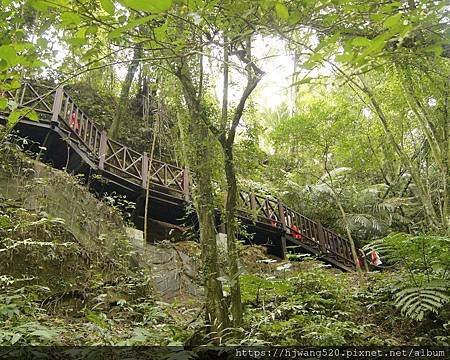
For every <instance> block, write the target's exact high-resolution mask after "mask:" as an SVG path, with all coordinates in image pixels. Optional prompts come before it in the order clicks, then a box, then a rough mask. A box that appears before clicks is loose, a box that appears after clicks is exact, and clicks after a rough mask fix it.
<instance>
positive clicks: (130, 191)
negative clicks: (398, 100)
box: [0, 83, 355, 271]
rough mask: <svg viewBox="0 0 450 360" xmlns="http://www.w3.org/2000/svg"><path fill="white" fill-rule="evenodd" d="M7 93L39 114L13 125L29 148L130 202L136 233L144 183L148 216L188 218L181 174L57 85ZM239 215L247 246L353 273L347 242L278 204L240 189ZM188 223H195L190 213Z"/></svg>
mask: <svg viewBox="0 0 450 360" xmlns="http://www.w3.org/2000/svg"><path fill="white" fill-rule="evenodd" d="M5 95H6V97H7V98H9V99H10V100H11V101H14V102H15V103H16V104H17V106H18V107H19V108H24V109H27V108H29V109H33V110H34V111H35V112H36V113H38V115H39V120H38V121H32V120H30V119H29V117H27V115H26V111H25V113H24V116H23V118H21V119H20V121H19V122H18V123H17V124H16V125H15V130H17V131H18V133H19V135H20V136H21V137H24V138H26V139H28V144H29V145H28V147H29V150H31V151H33V152H34V153H37V154H38V158H39V159H41V160H43V161H46V162H50V163H52V165H53V166H54V167H56V168H60V169H63V168H66V169H67V170H68V171H71V172H73V173H76V174H84V175H85V177H86V179H87V181H88V183H89V186H90V187H91V189H93V190H94V191H95V192H97V193H99V194H111V193H113V192H115V193H116V194H120V195H123V196H126V198H127V199H128V200H129V201H133V202H135V203H136V208H135V211H134V214H133V221H134V223H135V224H136V226H137V227H138V228H140V229H142V228H143V223H144V220H143V214H144V208H145V189H146V187H147V182H148V181H150V182H151V187H150V189H151V190H150V202H149V204H150V205H149V214H150V217H151V218H152V219H154V220H157V221H162V222H166V223H169V224H173V225H176V226H180V225H182V224H183V223H184V222H185V221H186V205H187V204H189V202H190V192H189V189H190V186H189V173H188V171H187V169H185V168H181V167H178V166H174V165H171V164H168V163H164V162H161V161H158V160H153V161H152V162H151V163H150V161H149V156H148V155H147V153H145V152H144V153H142V154H141V153H138V152H136V151H134V150H133V149H131V148H129V147H127V146H125V145H123V144H121V143H119V142H117V141H115V140H113V139H110V138H109V137H108V136H107V132H106V131H105V129H103V128H102V127H101V126H99V125H98V124H96V123H95V121H94V120H93V119H91V118H90V117H89V116H88V115H87V114H86V113H85V112H84V111H83V110H82V109H80V108H79V107H78V106H77V104H76V103H75V102H74V100H73V98H72V97H71V96H70V95H69V94H68V93H67V92H66V91H65V90H64V89H63V87H57V88H51V87H48V86H44V85H39V84H34V83H23V84H22V86H21V87H20V89H17V90H15V91H7V92H6V93H4V94H3V96H5ZM7 117H8V113H6V112H4V113H0V120H2V122H3V123H5V122H6V121H7ZM238 214H239V215H238V216H239V218H240V220H241V222H242V223H243V224H244V225H245V226H246V228H247V232H248V233H249V234H253V235H252V236H251V237H250V238H248V239H246V241H247V242H252V243H255V244H262V245H265V246H267V247H268V249H269V252H270V253H272V254H274V255H277V256H279V257H285V256H286V254H287V252H288V251H291V252H294V253H298V252H307V253H310V254H313V255H316V256H318V257H319V258H321V259H322V260H324V261H325V262H327V263H330V264H332V265H333V266H335V267H338V268H340V269H342V270H345V271H350V270H352V269H354V268H355V263H354V261H353V258H352V254H351V249H350V243H349V241H348V240H347V239H345V238H344V237H342V236H340V235H338V234H336V233H335V232H333V231H332V230H330V229H327V228H325V227H323V226H322V225H321V224H320V222H317V221H313V220H311V219H308V218H307V217H305V216H303V215H301V214H299V213H298V212H296V211H294V210H293V209H290V208H289V207H287V206H285V205H283V204H282V203H281V201H279V200H275V199H272V198H269V197H265V196H262V195H259V194H255V193H250V192H245V191H241V192H240V196H239V210H238ZM218 215H219V214H218ZM194 217H195V216H194ZM190 220H191V221H194V222H195V219H193V218H192V216H191V218H190ZM219 221H220V216H217V223H219Z"/></svg>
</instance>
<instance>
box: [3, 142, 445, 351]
mask: <svg viewBox="0 0 450 360" xmlns="http://www.w3.org/2000/svg"><path fill="white" fill-rule="evenodd" d="M3 152H4V153H3V154H1V155H2V159H3V160H2V166H1V169H0V199H1V202H0V252H1V256H0V288H1V291H0V345H11V344H20V345H24V344H28V345H30V344H31V345H43V344H44V345H178V346H180V345H189V346H195V345H201V344H205V343H207V340H206V337H205V336H204V334H203V333H202V329H203V328H202V323H203V319H202V316H201V313H202V286H201V277H200V270H199V269H200V268H201V264H200V260H199V259H200V249H199V246H198V244H197V243H196V242H194V241H182V242H177V243H171V242H169V241H162V242H161V243H160V244H153V245H143V244H136V242H131V241H130V239H129V238H128V236H127V232H126V231H125V230H126V226H125V224H124V221H123V219H122V218H121V216H120V214H119V212H118V211H117V210H116V209H115V208H114V207H111V206H110V205H108V204H106V203H105V202H102V201H99V200H98V199H96V198H95V197H94V196H93V195H92V194H91V193H89V192H88V191H87V190H86V189H85V187H83V186H82V185H81V184H80V182H79V181H78V179H77V178H76V177H73V176H70V175H68V174H67V173H65V172H62V171H58V170H54V169H52V168H50V167H47V166H46V165H42V164H40V163H37V162H34V161H32V160H29V159H28V158H27V157H25V156H24V155H22V154H18V153H16V152H14V151H6V152H5V150H3ZM68 204H70V206H68ZM240 252H241V266H242V267H243V274H242V275H241V287H242V299H243V303H244V324H243V326H242V327H241V328H239V329H234V330H233V334H232V335H230V337H229V338H228V339H227V340H225V341H226V343H228V344H240V345H264V344H272V345H302V346H335V345H417V344H422V343H428V342H430V339H434V338H433V336H434V335H433V334H427V333H426V329H427V324H426V323H425V324H423V323H422V324H421V325H420V326H417V324H415V323H414V322H413V321H412V320H406V319H404V318H403V317H401V316H400V314H399V312H398V310H397V309H396V308H395V307H394V305H393V302H392V295H391V291H390V290H391V288H392V287H395V286H396V285H395V281H396V273H395V272H394V271H392V272H390V273H370V274H365V275H358V274H356V273H342V272H340V271H338V270H336V269H332V268H330V267H329V266H326V265H324V264H323V263H320V262H318V261H315V260H314V259H311V258H307V257H306V258H305V259H303V260H302V261H292V262H291V261H281V260H279V259H278V260H276V259H271V258H270V257H269V256H268V255H267V254H266V252H265V250H264V248H262V247H258V246H244V245H242V246H241V247H240ZM224 265H225V264H224ZM224 288H225V289H226V288H227V284H226V282H224ZM438 335H439V334H438ZM438 335H436V336H438ZM433 341H438V340H436V339H435V340H433Z"/></svg>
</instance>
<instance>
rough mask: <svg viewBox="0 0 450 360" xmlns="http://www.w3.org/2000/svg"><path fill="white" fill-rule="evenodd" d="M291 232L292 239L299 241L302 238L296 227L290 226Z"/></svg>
mask: <svg viewBox="0 0 450 360" xmlns="http://www.w3.org/2000/svg"><path fill="white" fill-rule="evenodd" d="M291 230H292V236H293V237H294V239H297V240H300V239H301V238H302V234H301V233H300V229H299V228H298V227H297V225H292V226H291Z"/></svg>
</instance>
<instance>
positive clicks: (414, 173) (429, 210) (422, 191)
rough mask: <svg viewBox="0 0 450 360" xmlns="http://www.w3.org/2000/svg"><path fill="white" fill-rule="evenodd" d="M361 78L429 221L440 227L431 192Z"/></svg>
mask: <svg viewBox="0 0 450 360" xmlns="http://www.w3.org/2000/svg"><path fill="white" fill-rule="evenodd" d="M360 79H361V82H362V84H363V87H362V88H361V89H362V90H363V91H364V92H365V93H366V95H367V96H368V98H369V100H370V102H371V104H372V106H373V108H374V109H375V112H376V114H377V115H378V118H379V119H380V121H381V124H382V125H383V129H384V132H385V133H386V137H387V139H388V141H389V142H390V143H391V145H392V146H393V147H394V150H395V152H396V153H397V155H398V156H399V158H400V160H401V162H402V163H403V164H404V166H405V167H406V168H407V169H408V170H409V172H410V174H411V177H412V179H413V180H414V183H415V185H416V187H417V193H418V196H419V198H420V200H421V201H422V204H423V206H424V210H425V214H426V217H427V220H428V223H429V224H430V226H431V227H432V228H434V229H436V228H439V219H438V217H437V214H436V211H435V209H434V207H433V203H432V200H431V197H430V193H429V191H428V188H427V186H426V185H425V184H424V182H423V181H422V178H421V176H420V173H419V171H418V169H416V167H415V166H414V164H413V163H412V161H411V159H410V158H409V156H408V155H407V154H405V153H404V151H403V150H402V148H401V147H400V145H399V144H398V143H397V141H396V140H395V137H394V135H393V133H392V131H391V129H390V127H389V125H388V121H387V117H386V116H385V114H384V111H383V110H382V109H381V106H380V104H379V103H378V101H377V99H376V98H375V95H374V94H373V93H372V91H371V90H370V88H369V87H368V85H367V83H366V81H365V80H364V78H363V77H362V76H361V77H360Z"/></svg>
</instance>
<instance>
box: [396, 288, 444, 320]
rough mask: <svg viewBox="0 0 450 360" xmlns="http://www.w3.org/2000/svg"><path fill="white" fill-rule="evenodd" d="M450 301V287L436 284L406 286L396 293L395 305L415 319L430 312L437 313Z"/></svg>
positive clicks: (419, 318) (420, 318) (421, 317)
mask: <svg viewBox="0 0 450 360" xmlns="http://www.w3.org/2000/svg"><path fill="white" fill-rule="evenodd" d="M449 301H450V296H449V295H448V289H447V288H445V287H444V286H438V285H434V284H426V285H424V286H423V287H410V288H405V289H403V290H401V291H399V292H398V293H397V294H396V295H395V306H396V307H397V308H399V309H400V311H401V312H402V314H404V315H405V316H407V317H410V318H412V319H414V320H422V319H423V318H424V316H425V315H426V314H427V313H428V312H434V313H437V312H438V310H439V309H440V308H442V307H443V306H444V305H445V304H446V303H448V302H449Z"/></svg>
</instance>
